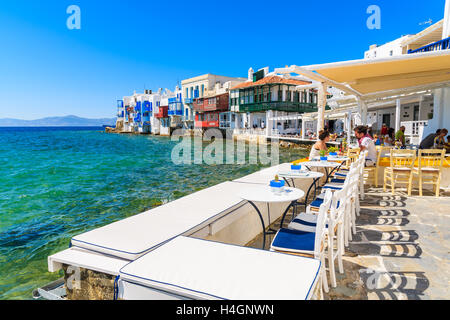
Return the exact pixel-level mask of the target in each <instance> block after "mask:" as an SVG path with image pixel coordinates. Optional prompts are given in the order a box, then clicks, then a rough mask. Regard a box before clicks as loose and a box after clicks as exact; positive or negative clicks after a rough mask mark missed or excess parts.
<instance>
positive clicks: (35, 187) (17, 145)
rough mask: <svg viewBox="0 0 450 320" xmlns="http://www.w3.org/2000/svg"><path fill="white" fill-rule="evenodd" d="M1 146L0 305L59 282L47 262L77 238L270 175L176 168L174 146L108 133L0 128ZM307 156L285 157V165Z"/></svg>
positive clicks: (245, 169)
mask: <svg viewBox="0 0 450 320" xmlns="http://www.w3.org/2000/svg"><path fill="white" fill-rule="evenodd" d="M0 141H1V143H0V299H30V298H31V292H32V290H33V289H35V288H37V287H39V286H42V285H45V284H46V283H48V282H50V281H53V280H56V279H58V278H59V277H60V276H61V275H62V274H58V273H53V274H51V273H49V272H47V257H48V256H49V255H51V254H53V253H56V252H58V251H60V250H63V249H66V248H67V247H68V244H69V240H70V238H71V237H72V236H74V235H76V234H80V233H83V232H85V231H88V230H92V229H94V228H98V227H100V226H103V225H106V224H108V223H111V222H114V221H117V220H120V219H123V218H125V217H129V216H132V215H134V214H137V213H140V212H143V211H145V210H148V209H150V208H152V207H155V206H158V205H160V204H162V203H165V202H167V201H171V200H174V199H177V198H180V197H182V196H184V195H187V194H189V193H192V192H194V191H196V190H200V189H203V188H206V187H209V186H212V185H215V184H218V183H220V182H224V181H227V180H232V179H236V178H239V177H242V176H244V175H247V174H250V173H252V172H255V171H257V170H258V169H260V168H261V167H263V165H255V164H248V162H247V164H244V165H214V166H210V165H206V164H197V165H194V164H193V165H178V166H175V165H174V164H173V163H172V161H171V152H172V148H173V147H174V146H175V145H176V144H177V142H173V141H171V140H170V138H166V137H154V136H134V135H118V134H106V133H104V132H102V129H101V128H97V129H95V128H94V129H93V128H89V129H88V128H76V129H75V128H0ZM206 145H207V144H205V146H206ZM303 156H305V153H304V152H302V151H300V150H283V149H280V162H286V161H291V160H294V159H298V158H300V157H303Z"/></svg>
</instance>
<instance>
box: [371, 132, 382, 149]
mask: <svg viewBox="0 0 450 320" xmlns="http://www.w3.org/2000/svg"><path fill="white" fill-rule="evenodd" d="M373 140H374V143H375V145H376V146H381V141H380V139H379V138H378V136H377V135H376V134H375V135H374V136H373Z"/></svg>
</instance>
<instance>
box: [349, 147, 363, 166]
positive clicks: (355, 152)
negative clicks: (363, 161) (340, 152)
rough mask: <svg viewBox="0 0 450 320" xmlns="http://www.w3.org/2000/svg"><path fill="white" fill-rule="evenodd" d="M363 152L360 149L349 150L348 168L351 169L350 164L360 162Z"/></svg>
mask: <svg viewBox="0 0 450 320" xmlns="http://www.w3.org/2000/svg"><path fill="white" fill-rule="evenodd" d="M360 152H361V149H360V148H348V150H347V157H348V158H350V160H348V161H347V163H346V167H347V168H349V167H350V164H352V163H353V162H355V161H356V160H358V157H359V153H360Z"/></svg>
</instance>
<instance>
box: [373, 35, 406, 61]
mask: <svg viewBox="0 0 450 320" xmlns="http://www.w3.org/2000/svg"><path fill="white" fill-rule="evenodd" d="M410 37H412V35H407V36H403V37H400V38H398V39H396V40H394V41H391V42H388V43H386V44H383V45H381V46H376V47H375V45H374V48H371V49H369V50H367V51H366V52H364V59H377V58H386V57H391V56H399V55H402V54H404V52H403V49H402V46H401V43H402V42H403V41H405V40H406V39H408V38H410ZM371 47H372V46H371Z"/></svg>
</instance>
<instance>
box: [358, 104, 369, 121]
mask: <svg viewBox="0 0 450 320" xmlns="http://www.w3.org/2000/svg"><path fill="white" fill-rule="evenodd" d="M357 100H358V113H359V115H360V116H361V122H362V124H363V125H367V104H366V102H365V101H364V100H362V99H361V98H357Z"/></svg>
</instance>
